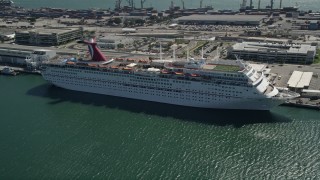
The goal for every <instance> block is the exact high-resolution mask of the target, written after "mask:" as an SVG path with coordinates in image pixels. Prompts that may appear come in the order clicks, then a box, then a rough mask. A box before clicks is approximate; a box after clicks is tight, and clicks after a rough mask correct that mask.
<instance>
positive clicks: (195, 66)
mask: <svg viewBox="0 0 320 180" xmlns="http://www.w3.org/2000/svg"><path fill="white" fill-rule="evenodd" d="M86 43H87V45H88V47H89V52H90V55H91V57H92V59H91V60H87V61H85V60H76V59H74V58H72V59H65V60H56V61H48V62H45V63H43V64H42V72H41V74H42V76H43V78H44V79H45V80H46V81H48V82H49V83H51V84H53V85H55V86H58V87H61V88H65V89H69V90H75V91H83V92H89V93H96V94H104V95H110V96H118V97H124V98H132V99H139V100H145V101H153V102H159V103H167V104H174V105H181V106H189V107H198V108H219V109H247V110H270V109H271V108H272V107H274V106H278V105H280V104H282V103H284V102H285V101H287V100H289V99H293V98H296V97H298V96H299V94H297V93H294V92H291V91H280V90H278V89H277V88H276V87H274V86H273V85H272V84H271V83H270V82H269V81H268V79H267V78H266V77H265V76H264V74H263V73H262V72H257V71H256V70H255V69H254V68H253V67H252V66H251V65H250V64H248V63H246V62H244V61H242V60H221V59H218V60H211V61H206V60H205V59H200V60H195V59H192V58H189V59H188V60H186V61H175V60H172V61H164V60H162V61H160V60H158V61H157V60H154V61H149V60H134V59H121V58H116V59H110V60H109V59H107V58H106V57H105V56H104V55H103V54H102V53H101V51H100V50H99V49H98V47H97V43H96V42H95V41H94V40H91V41H86Z"/></svg>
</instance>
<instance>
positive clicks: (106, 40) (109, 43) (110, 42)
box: [97, 36, 134, 49]
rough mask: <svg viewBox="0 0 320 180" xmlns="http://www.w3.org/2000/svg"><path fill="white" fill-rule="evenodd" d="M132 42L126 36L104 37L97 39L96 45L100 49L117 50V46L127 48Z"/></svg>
mask: <svg viewBox="0 0 320 180" xmlns="http://www.w3.org/2000/svg"><path fill="white" fill-rule="evenodd" d="M133 41H134V40H133V38H130V37H126V36H106V37H103V38H99V39H98V41H97V44H98V46H99V47H100V48H101V49H118V44H122V45H123V46H128V45H129V44H132V43H133Z"/></svg>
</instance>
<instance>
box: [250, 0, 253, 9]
mask: <svg viewBox="0 0 320 180" xmlns="http://www.w3.org/2000/svg"><path fill="white" fill-rule="evenodd" d="M250 9H253V5H252V0H250Z"/></svg>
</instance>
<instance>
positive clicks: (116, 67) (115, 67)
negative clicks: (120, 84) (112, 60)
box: [111, 66, 119, 69]
mask: <svg viewBox="0 0 320 180" xmlns="http://www.w3.org/2000/svg"><path fill="white" fill-rule="evenodd" d="M118 68H119V67H118V66H111V69H118Z"/></svg>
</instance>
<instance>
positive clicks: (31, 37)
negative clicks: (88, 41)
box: [15, 28, 83, 46]
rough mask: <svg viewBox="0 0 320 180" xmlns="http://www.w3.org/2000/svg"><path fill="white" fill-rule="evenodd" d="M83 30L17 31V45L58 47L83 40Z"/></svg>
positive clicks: (46, 29)
mask: <svg viewBox="0 0 320 180" xmlns="http://www.w3.org/2000/svg"><path fill="white" fill-rule="evenodd" d="M82 36H83V29H82V28H41V29H35V30H29V31H17V32H16V36H15V43H17V44H24V45H36V46H58V45H61V44H66V43H68V42H70V41H73V40H76V39H79V38H82Z"/></svg>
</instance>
